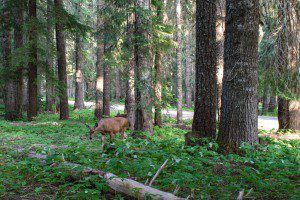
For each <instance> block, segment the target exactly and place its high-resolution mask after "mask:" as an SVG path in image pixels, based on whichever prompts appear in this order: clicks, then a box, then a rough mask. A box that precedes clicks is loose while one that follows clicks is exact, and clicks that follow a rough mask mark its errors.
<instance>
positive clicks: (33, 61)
mask: <svg viewBox="0 0 300 200" xmlns="http://www.w3.org/2000/svg"><path fill="white" fill-rule="evenodd" d="M36 6H37V2H36V0H29V17H30V21H31V23H30V30H29V46H30V50H29V63H28V67H29V72H28V101H29V102H28V111H27V117H28V120H29V121H31V120H33V117H35V116H37V112H38V85H37V84H38V83H37V76H38V75H37V61H38V50H37V41H38V40H37V37H38V32H37V27H36V24H37V13H36V8H37V7H36Z"/></svg>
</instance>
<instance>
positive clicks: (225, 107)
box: [218, 0, 259, 153]
mask: <svg viewBox="0 0 300 200" xmlns="http://www.w3.org/2000/svg"><path fill="white" fill-rule="evenodd" d="M258 4H259V2H258V1H256V0H250V1H249V0H242V1H239V0H228V1H226V22H225V29H226V32H225V45H224V48H225V50H224V78H223V89H222V91H223V92H222V110H221V124H220V131H219V134H218V143H219V146H220V149H221V151H223V152H225V153H229V152H239V151H240V149H239V147H240V146H241V144H242V143H243V142H247V143H249V144H251V145H253V144H254V143H255V142H257V141H258V127H257V126H258V122H257V118H258V116H257V86H258V27H259V9H258Z"/></svg>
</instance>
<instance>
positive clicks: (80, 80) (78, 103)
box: [74, 3, 84, 110]
mask: <svg viewBox="0 0 300 200" xmlns="http://www.w3.org/2000/svg"><path fill="white" fill-rule="evenodd" d="M80 9H81V4H80V3H77V4H76V10H77V14H78V16H81V11H80ZM83 65H84V60H83V41H82V38H81V35H80V34H78V33H77V34H76V39H75V66H76V74H75V76H76V77H75V103H74V110H81V109H84V76H83Z"/></svg>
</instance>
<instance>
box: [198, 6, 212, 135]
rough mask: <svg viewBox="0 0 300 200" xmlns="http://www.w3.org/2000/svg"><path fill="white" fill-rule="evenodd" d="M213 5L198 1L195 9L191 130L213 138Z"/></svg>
mask: <svg viewBox="0 0 300 200" xmlns="http://www.w3.org/2000/svg"><path fill="white" fill-rule="evenodd" d="M216 2H217V1H206V0H198V1H197V7H196V94H195V111H194V119H193V131H198V132H199V137H209V138H212V139H215V137H216V110H217V105H216V103H217V75H216V72H217V71H216V70H217V53H216Z"/></svg>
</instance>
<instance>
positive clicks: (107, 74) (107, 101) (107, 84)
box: [103, 45, 110, 116]
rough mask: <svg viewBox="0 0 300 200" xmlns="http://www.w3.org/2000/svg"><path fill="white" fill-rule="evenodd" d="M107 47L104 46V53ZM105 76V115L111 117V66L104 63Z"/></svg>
mask: <svg viewBox="0 0 300 200" xmlns="http://www.w3.org/2000/svg"><path fill="white" fill-rule="evenodd" d="M105 51H106V45H104V52H105ZM103 71H104V76H103V80H104V81H103V83H104V85H103V115H105V116H110V66H108V64H107V63H104V70H103Z"/></svg>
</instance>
